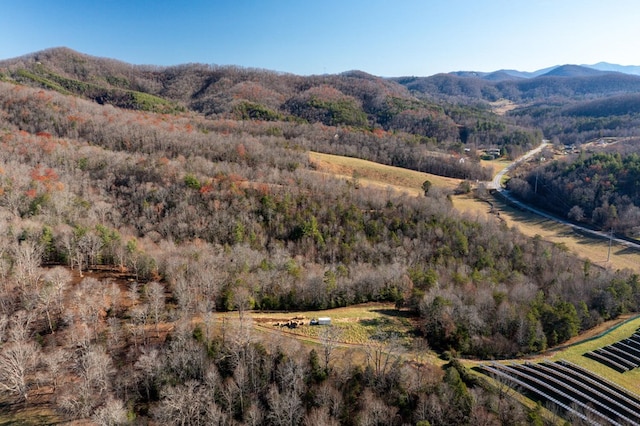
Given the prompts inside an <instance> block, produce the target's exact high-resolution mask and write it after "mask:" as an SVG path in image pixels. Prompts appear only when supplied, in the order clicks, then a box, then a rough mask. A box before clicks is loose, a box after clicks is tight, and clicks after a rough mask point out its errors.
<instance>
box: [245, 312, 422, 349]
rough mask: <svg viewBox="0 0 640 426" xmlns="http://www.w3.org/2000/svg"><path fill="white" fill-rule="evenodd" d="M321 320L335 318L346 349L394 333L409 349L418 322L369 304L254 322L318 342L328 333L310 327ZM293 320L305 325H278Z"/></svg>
mask: <svg viewBox="0 0 640 426" xmlns="http://www.w3.org/2000/svg"><path fill="white" fill-rule="evenodd" d="M319 316H322V317H330V318H331V325H332V326H333V327H334V328H335V329H337V330H338V332H339V337H338V341H339V342H340V343H343V344H345V345H361V344H364V343H366V342H367V341H368V340H369V338H370V337H371V336H373V335H375V334H376V333H379V332H383V333H387V332H394V333H397V335H398V337H400V339H401V341H402V342H403V343H404V344H405V345H406V346H409V345H410V344H411V340H412V337H413V330H414V328H415V324H414V323H413V320H414V318H412V317H411V315H410V314H409V313H408V312H406V311H399V310H397V309H395V307H394V305H393V304H391V303H366V304H362V305H355V306H348V307H344V308H336V309H328V310H325V311H310V312H287V313H283V312H278V313H261V312H254V313H252V314H251V317H252V319H253V321H254V322H255V323H256V324H257V325H259V326H260V327H264V328H269V329H271V330H272V331H278V332H286V333H287V334H288V335H294V336H296V337H300V338H303V339H304V338H307V339H308V340H310V341H316V340H318V339H319V338H320V333H321V332H322V330H323V329H324V327H323V326H312V325H309V321H310V320H311V319H312V318H317V317H319ZM290 320H295V321H298V322H302V323H303V325H301V326H298V327H297V328H293V329H289V328H286V327H280V326H276V325H275V324H276V323H280V324H282V323H285V322H287V321H290Z"/></svg>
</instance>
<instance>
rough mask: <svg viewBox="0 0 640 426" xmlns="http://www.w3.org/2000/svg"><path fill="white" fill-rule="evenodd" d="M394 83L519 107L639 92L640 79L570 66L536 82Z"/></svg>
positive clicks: (473, 78)
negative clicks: (502, 102) (516, 104)
mask: <svg viewBox="0 0 640 426" xmlns="http://www.w3.org/2000/svg"><path fill="white" fill-rule="evenodd" d="M392 80H393V81H397V82H398V83H400V84H402V85H403V86H405V87H406V88H407V89H409V90H411V91H412V92H415V93H416V94H419V95H421V97H426V98H431V99H448V100H459V101H462V100H464V101H465V102H470V101H472V100H475V101H476V102H477V101H487V102H493V101H496V100H498V99H509V100H511V101H513V102H516V103H523V102H540V101H545V100H547V101H548V100H550V99H553V100H555V101H556V102H558V101H559V100H564V101H568V100H586V99H593V98H594V97H607V96H613V95H620V94H625V93H638V92H640V76H637V75H630V74H623V73H618V72H605V71H596V70H593V69H590V68H585V67H579V66H568V65H567V66H562V67H557V68H555V69H553V70H551V71H549V72H548V73H545V74H543V75H540V76H536V77H533V78H518V77H516V76H513V75H508V74H506V73H504V72H502V73H494V74H490V75H487V76H478V75H473V74H463V75H459V74H455V73H450V74H437V75H434V76H430V77H399V78H394V79H392Z"/></svg>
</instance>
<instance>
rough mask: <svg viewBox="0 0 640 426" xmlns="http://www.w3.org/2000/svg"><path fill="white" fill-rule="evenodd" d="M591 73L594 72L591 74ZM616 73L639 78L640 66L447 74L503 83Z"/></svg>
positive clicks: (609, 64) (583, 65) (575, 67)
mask: <svg viewBox="0 0 640 426" xmlns="http://www.w3.org/2000/svg"><path fill="white" fill-rule="evenodd" d="M592 71H596V72H595V73H593V72H592ZM609 72H617V73H622V74H630V75H637V76H640V66H638V65H618V64H611V63H609V62H598V63H597V64H593V65H587V64H581V65H573V64H565V65H554V66H552V67H547V68H542V69H539V70H537V71H532V72H529V71H518V70H512V69H501V70H497V71H491V72H481V71H454V72H450V73H448V74H452V75H456V76H458V77H476V78H482V79H484V80H489V81H503V80H510V79H513V78H535V77H540V76H544V75H552V76H563V77H580V76H585V75H598V74H602V73H609Z"/></svg>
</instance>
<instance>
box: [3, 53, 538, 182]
mask: <svg viewBox="0 0 640 426" xmlns="http://www.w3.org/2000/svg"><path fill="white" fill-rule="evenodd" d="M0 78H1V79H3V80H5V81H12V82H17V83H20V84H25V85H30V86H32V87H40V88H46V89H51V90H55V91H58V92H60V93H63V94H72V95H75V96H81V97H84V98H86V99H90V100H93V101H95V102H98V103H101V104H111V105H114V106H119V107H124V108H129V109H136V110H145V111H155V112H165V113H176V112H180V111H193V112H197V113H199V114H202V115H204V116H206V117H210V118H215V119H230V120H242V121H247V122H249V121H250V122H254V123H261V126H262V129H263V133H264V132H266V131H267V130H268V131H269V132H271V133H272V134H277V135H284V136H285V137H292V136H294V135H296V134H299V130H298V129H299V128H300V126H301V125H305V124H308V125H320V124H321V125H324V126H329V127H335V128H336V131H334V135H336V134H339V135H343V134H344V133H348V135H347V136H346V137H341V138H340V139H339V140H324V141H322V143H320V141H316V142H314V143H315V146H313V147H312V148H313V149H316V150H319V151H324V152H329V153H334V154H341V155H349V156H357V157H360V158H364V159H367V160H373V161H377V162H381V163H385V164H391V165H395V166H402V167H408V168H413V169H417V170H421V171H427V172H432V173H436V174H445V175H447V176H451V177H458V178H471V179H486V178H488V177H489V176H488V171H486V170H485V171H483V170H482V169H481V168H480V167H479V166H478V165H477V162H475V163H474V161H467V162H466V163H461V162H459V161H458V159H459V155H460V154H463V153H464V149H463V148H464V145H465V144H472V146H473V148H474V151H475V149H476V148H478V149H481V148H482V147H483V146H486V145H491V147H493V148H496V147H497V148H504V151H505V152H507V153H508V154H510V155H512V156H516V155H518V154H519V153H521V152H522V151H523V150H526V149H527V148H529V147H530V146H533V145H535V144H537V143H538V142H539V140H540V138H541V135H540V134H539V133H537V132H536V131H534V130H531V129H530V128H527V127H523V126H518V125H515V124H513V123H511V122H510V121H509V120H507V119H505V118H503V117H498V116H496V115H495V114H493V113H492V112H491V111H490V109H489V108H487V107H486V106H480V107H478V106H473V107H467V106H459V105H455V104H447V103H441V102H439V103H434V102H429V101H425V100H420V99H418V98H416V97H415V96H413V94H411V93H410V92H409V90H408V89H407V88H405V87H404V86H402V85H400V84H398V83H397V82H394V81H392V80H389V79H384V78H380V77H375V76H372V75H369V74H366V73H364V72H360V71H351V72H345V73H343V74H339V75H321V76H297V75H292V74H282V73H276V72H272V71H267V70H258V69H246V68H238V67H233V66H225V67H221V66H210V65H202V64H186V65H179V66H173V67H155V66H134V65H130V64H126V63H123V62H119V61H116V60H112V59H104V58H96V57H92V56H88V55H84V54H81V53H78V52H75V51H72V50H70V49H66V48H56V49H50V50H45V51H42V52H38V53H34V54H31V55H27V56H24V57H21V58H16V59H11V60H5V61H2V62H0ZM340 129H342V130H340ZM343 130H347V132H344V131H343ZM434 151H439V152H441V153H446V154H455V155H456V156H457V157H456V158H451V159H449V160H447V159H446V158H444V157H442V156H438V157H435V158H434V157H433V156H431V155H430V153H431V152H434ZM469 160H474V158H469Z"/></svg>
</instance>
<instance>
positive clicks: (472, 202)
mask: <svg viewBox="0 0 640 426" xmlns="http://www.w3.org/2000/svg"><path fill="white" fill-rule="evenodd" d="M453 200H454V206H455V207H456V209H458V210H459V211H461V212H464V213H466V214H467V215H469V216H471V217H476V216H481V217H489V216H495V215H494V214H492V213H490V205H489V204H488V203H487V202H484V201H480V200H477V199H474V198H471V197H468V196H460V197H454V198H453ZM491 202H492V203H493V205H494V207H495V208H496V209H497V210H498V211H499V217H500V220H503V221H504V222H505V223H506V224H507V226H509V227H515V228H516V229H518V230H519V231H520V232H522V233H523V234H524V235H527V236H530V237H534V236H536V235H539V236H540V237H542V239H544V240H546V241H550V242H553V243H556V244H563V245H564V246H565V247H566V248H567V249H568V250H569V251H571V252H572V253H574V254H575V255H576V256H578V257H580V258H582V259H589V260H590V261H591V262H592V263H593V264H596V265H600V266H602V267H606V268H612V269H614V270H619V269H620V270H622V269H630V270H632V271H635V272H640V252H639V251H638V250H634V249H630V248H628V247H625V246H622V245H620V244H616V243H614V244H613V245H612V246H611V256H610V258H609V262H607V256H608V252H609V242H608V241H607V240H606V239H601V238H596V237H593V236H591V235H587V234H582V233H579V232H577V231H575V230H574V229H573V228H571V227H570V226H567V225H562V224H560V223H557V222H555V221H552V220H549V219H545V218H542V217H540V216H538V215H535V214H533V213H530V212H523V211H520V210H517V209H514V208H512V207H510V206H508V205H506V204H505V203H503V202H501V201H499V200H495V199H492V200H491Z"/></svg>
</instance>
